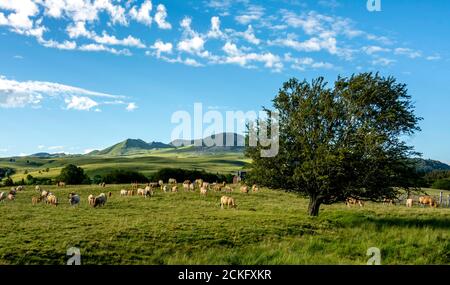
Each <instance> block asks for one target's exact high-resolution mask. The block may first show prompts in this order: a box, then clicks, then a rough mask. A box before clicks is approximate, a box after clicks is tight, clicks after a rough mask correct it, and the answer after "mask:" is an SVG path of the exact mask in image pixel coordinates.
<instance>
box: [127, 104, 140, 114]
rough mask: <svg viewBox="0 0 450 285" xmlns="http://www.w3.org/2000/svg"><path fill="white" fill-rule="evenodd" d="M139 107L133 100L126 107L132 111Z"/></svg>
mask: <svg viewBox="0 0 450 285" xmlns="http://www.w3.org/2000/svg"><path fill="white" fill-rule="evenodd" d="M137 108H138V106H137V105H136V103H133V102H131V103H129V104H128V105H127V107H126V108H125V109H126V110H127V111H128V112H132V111H134V110H136V109H137Z"/></svg>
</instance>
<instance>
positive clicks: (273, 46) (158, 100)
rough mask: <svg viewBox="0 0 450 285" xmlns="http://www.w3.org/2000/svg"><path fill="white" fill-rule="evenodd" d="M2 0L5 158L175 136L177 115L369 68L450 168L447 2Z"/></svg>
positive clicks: (251, 103) (254, 103)
mask: <svg viewBox="0 0 450 285" xmlns="http://www.w3.org/2000/svg"><path fill="white" fill-rule="evenodd" d="M381 7H382V10H381V11H380V12H369V11H368V10H367V1H366V0H342V1H338V0H321V1H306V0H297V1H296V0H285V1H251V0H236V1H231V0H222V1H218V0H201V1H174V0H171V1H169V0H161V1H155V0H153V1H149V0H146V1H125V0H122V1H114V0H102V1H93V0H77V1H75V0H71V1H68V0H67V1H65V0H59V1H58V0H53V1H49V0H22V1H15V0H0V121H1V122H2V127H1V135H0V138H1V139H0V156H11V155H20V154H31V153H35V152H40V151H46V152H67V153H84V152H85V151H87V150H90V149H100V148H104V147H107V146H109V145H111V144H114V143H116V142H118V141H121V140H123V139H126V138H142V139H144V140H146V141H163V142H168V141H169V140H170V135H171V132H172V130H173V128H174V127H175V126H176V125H174V124H172V123H171V116H172V114H173V113H174V112H176V111H178V110H186V111H188V112H193V105H194V103H196V102H199V103H202V104H203V106H204V109H205V111H207V110H209V109H213V110H219V111H221V112H225V111H235V110H242V111H249V110H255V111H257V110H259V109H260V108H261V106H270V104H271V99H273V97H274V96H275V95H276V92H277V90H278V89H279V88H280V87H281V84H282V83H283V82H284V81H286V80H287V79H289V78H290V77H297V78H300V79H308V80H310V79H312V78H314V77H317V76H324V77H325V78H326V79H327V80H328V81H329V82H333V80H334V79H336V77H337V76H338V75H339V74H340V75H343V76H348V75H351V74H352V73H357V72H364V71H380V72H381V74H383V75H386V76H388V75H393V76H395V77H396V78H398V80H399V81H400V82H404V83H406V84H407V85H408V88H409V92H410V95H412V96H413V100H414V101H415V103H416V107H417V114H418V115H419V116H421V117H424V121H422V122H421V127H422V132H420V133H418V134H416V135H415V136H414V137H412V138H409V139H408V142H409V143H411V144H413V145H414V146H415V147H416V149H417V150H418V151H420V152H422V153H423V154H424V157H426V158H432V159H438V160H442V161H445V162H450V148H449V147H448V145H449V144H448V142H449V141H450V131H449V125H450V115H449V112H448V106H450V94H449V93H450V87H449V85H448V84H447V80H448V76H449V67H450V54H449V50H450V38H449V37H448V36H447V35H448V31H449V29H450V20H449V18H448V11H450V2H448V1H425V0H422V1H419V0H415V1H414V0H413V1H409V0H381Z"/></svg>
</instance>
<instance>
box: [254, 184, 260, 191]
mask: <svg viewBox="0 0 450 285" xmlns="http://www.w3.org/2000/svg"><path fill="white" fill-rule="evenodd" d="M258 191H259V188H258V185H256V184H253V186H252V192H253V193H256V192H258Z"/></svg>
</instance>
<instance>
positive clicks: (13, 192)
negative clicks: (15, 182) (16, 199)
mask: <svg viewBox="0 0 450 285" xmlns="http://www.w3.org/2000/svg"><path fill="white" fill-rule="evenodd" d="M16 193H17V191H16V189H15V188H11V191H9V194H12V195H14V196H16Z"/></svg>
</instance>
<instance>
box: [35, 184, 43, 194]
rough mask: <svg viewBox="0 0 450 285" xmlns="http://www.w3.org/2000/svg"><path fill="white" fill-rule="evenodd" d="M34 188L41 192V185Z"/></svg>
mask: <svg viewBox="0 0 450 285" xmlns="http://www.w3.org/2000/svg"><path fill="white" fill-rule="evenodd" d="M34 190H36V192H41V191H42V190H41V186H39V185H37V186H36V187H34Z"/></svg>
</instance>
